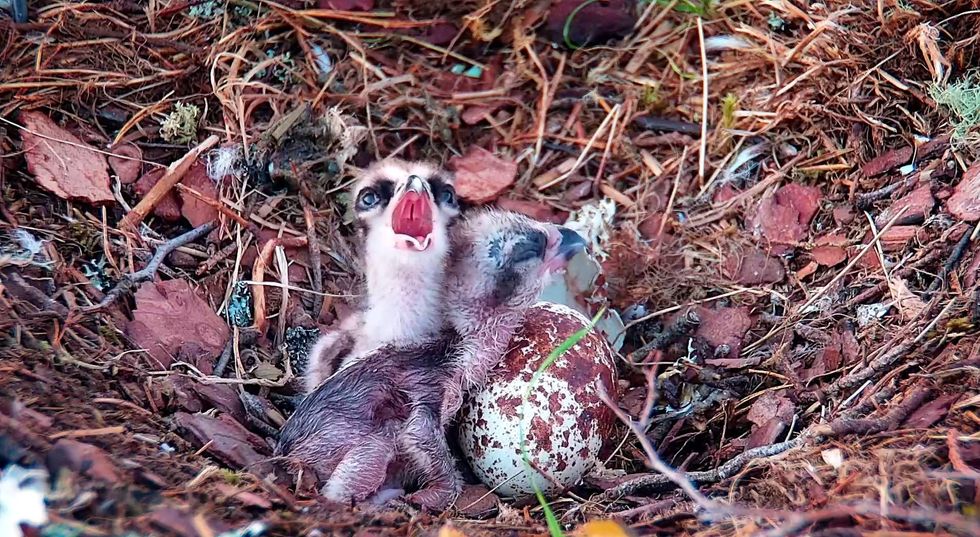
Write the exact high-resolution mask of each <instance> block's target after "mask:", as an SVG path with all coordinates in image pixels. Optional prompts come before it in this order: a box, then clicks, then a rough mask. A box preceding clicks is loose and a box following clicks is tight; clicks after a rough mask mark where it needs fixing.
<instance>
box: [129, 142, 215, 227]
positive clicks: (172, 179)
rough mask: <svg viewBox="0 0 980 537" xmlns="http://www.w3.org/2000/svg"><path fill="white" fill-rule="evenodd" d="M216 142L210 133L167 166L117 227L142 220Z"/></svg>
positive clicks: (135, 223)
mask: <svg viewBox="0 0 980 537" xmlns="http://www.w3.org/2000/svg"><path fill="white" fill-rule="evenodd" d="M217 143H218V136H217V135H211V136H209V137H208V138H207V139H206V140H204V141H203V142H201V143H200V144H199V145H198V146H197V147H195V148H194V149H191V150H190V151H188V152H187V154H186V155H184V156H183V157H181V158H180V159H179V160H177V161H175V162H174V163H173V164H171V165H170V166H169V167H167V172H166V173H165V174H164V175H163V177H161V178H160V180H159V181H157V184H155V185H153V188H151V189H150V191H149V192H147V193H146V195H145V196H143V199H142V200H140V202H139V203H137V204H136V207H133V210H132V211H130V212H129V213H127V214H126V216H124V217H123V219H122V220H120V221H119V227H120V228H121V229H127V228H131V227H134V226H136V225H137V224H139V223H140V222H142V221H143V219H144V218H146V215H147V214H149V213H150V211H152V210H153V208H154V207H156V206H157V204H158V203H160V200H162V199H163V198H164V196H166V195H167V193H168V192H170V189H172V188H173V187H174V185H176V184H177V183H178V182H180V180H181V179H183V178H184V174H186V173H187V170H189V169H191V166H193V165H194V163H195V162H197V158H198V157H199V156H200V155H201V153H203V152H205V151H207V150H208V149H211V148H212V147H214V145H215V144H217Z"/></svg>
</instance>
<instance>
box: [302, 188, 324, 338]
mask: <svg viewBox="0 0 980 537" xmlns="http://www.w3.org/2000/svg"><path fill="white" fill-rule="evenodd" d="M300 204H301V205H302V206H303V218H304V219H305V220H306V242H307V247H308V248H309V249H310V272H312V273H313V274H312V276H313V281H312V282H311V283H312V285H313V291H315V292H316V294H314V295H313V318H314V319H317V318H319V316H320V310H321V309H322V308H323V295H322V294H320V293H322V292H323V274H321V273H320V267H321V264H322V260H321V258H320V241H319V240H317V236H316V219H314V217H313V207H311V206H310V201H309V200H308V199H307V198H306V196H300Z"/></svg>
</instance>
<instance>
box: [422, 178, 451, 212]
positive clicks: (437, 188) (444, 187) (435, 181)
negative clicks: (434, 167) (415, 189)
mask: <svg viewBox="0 0 980 537" xmlns="http://www.w3.org/2000/svg"><path fill="white" fill-rule="evenodd" d="M429 186H430V188H432V197H433V198H435V199H436V201H439V202H441V200H443V193H444V192H449V193H451V194H452V196H451V199H452V202H451V203H450V204H449V205H451V206H453V207H455V206H456V205H457V199H456V189H455V188H453V187H452V185H450V184H449V183H448V182H446V181H444V180H443V179H442V178H440V177H432V178H430V179H429Z"/></svg>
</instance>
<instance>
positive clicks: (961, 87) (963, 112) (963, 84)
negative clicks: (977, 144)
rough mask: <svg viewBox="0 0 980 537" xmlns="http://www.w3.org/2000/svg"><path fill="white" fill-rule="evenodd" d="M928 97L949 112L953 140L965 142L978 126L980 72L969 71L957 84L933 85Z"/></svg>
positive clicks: (979, 116)
mask: <svg viewBox="0 0 980 537" xmlns="http://www.w3.org/2000/svg"><path fill="white" fill-rule="evenodd" d="M929 96H930V97H932V99H933V100H934V101H936V104H938V105H940V106H942V107H944V108H946V109H947V110H948V111H949V112H950V115H951V116H952V117H951V118H950V123H951V124H952V126H953V137H954V138H956V139H958V140H960V141H965V140H967V139H968V138H970V137H971V131H973V130H974V129H976V128H977V127H978V126H980V70H973V71H970V72H969V73H967V74H966V75H965V76H963V78H961V79H960V80H959V81H958V82H953V83H949V84H943V85H940V84H933V85H932V86H930V87H929ZM973 135H976V133H974V134H973Z"/></svg>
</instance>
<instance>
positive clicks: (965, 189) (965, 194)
mask: <svg viewBox="0 0 980 537" xmlns="http://www.w3.org/2000/svg"><path fill="white" fill-rule="evenodd" d="M946 208H947V209H949V212H950V214H952V215H953V216H955V217H957V218H959V219H960V220H966V221H969V222H975V221H977V220H980V161H977V162H974V163H973V165H972V166H970V167H969V168H968V169H967V170H966V172H965V173H964V174H963V178H962V179H960V182H959V183H957V184H956V188H955V189H953V195H952V196H950V198H949V199H948V200H946Z"/></svg>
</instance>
